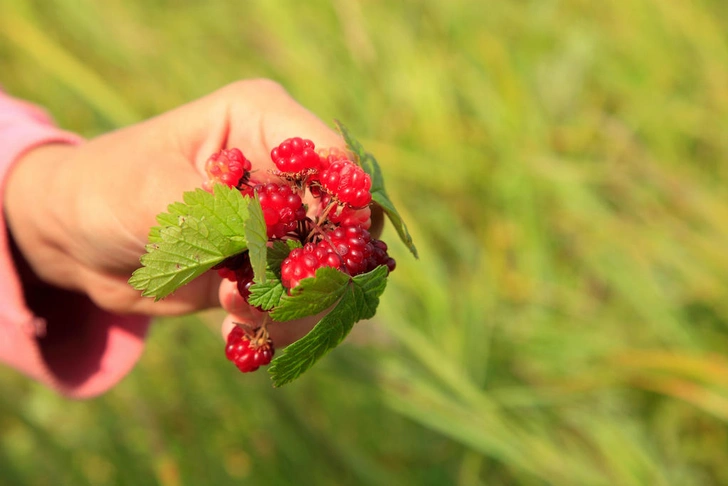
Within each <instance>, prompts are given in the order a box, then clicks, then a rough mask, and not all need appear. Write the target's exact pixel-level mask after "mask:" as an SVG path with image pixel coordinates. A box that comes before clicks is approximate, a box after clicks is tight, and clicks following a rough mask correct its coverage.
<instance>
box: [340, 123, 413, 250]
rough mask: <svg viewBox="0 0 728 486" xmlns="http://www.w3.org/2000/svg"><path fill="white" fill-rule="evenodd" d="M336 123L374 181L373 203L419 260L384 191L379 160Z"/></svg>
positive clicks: (357, 158) (399, 217)
mask: <svg viewBox="0 0 728 486" xmlns="http://www.w3.org/2000/svg"><path fill="white" fill-rule="evenodd" d="M334 123H335V124H336V128H337V129H338V130H339V133H341V136H342V137H344V141H345V142H346V146H347V147H348V148H349V150H350V151H351V152H352V153H353V154H354V158H355V159H356V162H357V163H358V164H359V165H360V166H361V168H362V169H364V172H366V173H367V174H369V177H371V179H372V187H371V193H372V201H374V202H375V203H377V204H379V205H380V206H381V207H382V209H383V210H384V212H385V213H386V214H387V217H389V220H390V221H391V222H392V225H393V226H394V229H395V230H396V231H397V234H398V235H399V238H400V239H401V240H402V242H403V243H404V244H405V245H407V248H409V251H410V252H412V254H413V255H414V256H415V258H419V256H418V254H417V248H416V247H415V244H414V242H413V241H412V236H411V235H410V233H409V230H408V229H407V225H406V224H405V223H404V220H403V219H402V216H400V214H399V212H397V209H396V208H395V207H394V204H393V203H392V201H391V200H390V199H389V196H388V195H387V191H386V190H385V189H384V176H383V175H382V170H381V168H380V167H379V163H378V162H377V159H375V158H374V156H373V155H372V154H370V153H369V152H367V151H366V150H364V147H363V146H362V144H361V143H360V142H359V141H358V140H357V139H356V138H354V136H353V135H352V134H351V132H349V129H348V128H346V126H344V124H343V123H341V122H340V121H338V120H334Z"/></svg>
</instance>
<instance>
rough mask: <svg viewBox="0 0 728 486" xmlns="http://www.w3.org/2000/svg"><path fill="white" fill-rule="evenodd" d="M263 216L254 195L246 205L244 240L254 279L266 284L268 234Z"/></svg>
mask: <svg viewBox="0 0 728 486" xmlns="http://www.w3.org/2000/svg"><path fill="white" fill-rule="evenodd" d="M267 231H268V230H267V227H266V224H265V217H264V216H263V208H262V207H261V206H260V199H258V196H257V195H256V197H255V198H252V199H251V200H250V202H249V203H248V219H247V220H246V221H245V238H246V240H247V241H248V254H249V256H250V266H252V267H253V274H254V275H255V277H254V279H255V281H256V282H259V283H262V284H264V283H265V282H266V253H267V250H268V246H267V245H268V232H267Z"/></svg>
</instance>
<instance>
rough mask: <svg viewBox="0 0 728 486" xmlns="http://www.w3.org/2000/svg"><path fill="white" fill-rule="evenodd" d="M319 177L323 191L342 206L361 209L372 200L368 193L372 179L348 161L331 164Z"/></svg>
mask: <svg viewBox="0 0 728 486" xmlns="http://www.w3.org/2000/svg"><path fill="white" fill-rule="evenodd" d="M319 177H320V184H321V187H322V188H323V190H324V191H325V192H327V193H328V194H330V195H331V196H333V197H335V198H336V199H337V200H339V201H340V202H341V203H343V204H347V205H349V206H352V207H355V208H363V207H364V206H367V205H368V204H369V203H370V202H371V200H372V195H371V193H370V192H369V189H371V187H372V179H371V178H370V177H369V174H367V173H366V172H364V169H362V168H361V167H359V166H358V165H356V164H355V163H354V162H351V161H350V160H339V161H336V162H334V163H332V164H331V166H329V168H328V169H325V170H322V171H321V173H320V175H319Z"/></svg>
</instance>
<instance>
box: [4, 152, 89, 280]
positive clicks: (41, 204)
mask: <svg viewBox="0 0 728 486" xmlns="http://www.w3.org/2000/svg"><path fill="white" fill-rule="evenodd" d="M76 150H77V148H76V146H74V145H70V144H59V143H52V144H47V145H41V146H38V147H36V148H33V149H31V150H29V151H28V152H26V153H25V154H23V155H22V156H21V157H20V158H19V159H18V160H16V161H15V163H14V164H13V167H12V169H11V170H10V172H9V173H8V175H7V178H6V181H5V190H4V195H3V197H4V200H3V208H4V212H5V218H6V226H7V232H8V236H9V237H10V238H11V241H12V242H13V244H14V246H15V249H16V250H17V253H16V255H15V256H16V261H17V259H18V257H20V258H21V259H22V260H21V261H19V262H17V265H18V268H19V269H20V268H26V271H25V272H23V273H24V274H23V273H21V277H22V278H24V280H25V282H24V283H27V282H28V281H29V280H40V281H41V282H43V283H45V284H49V285H52V286H57V287H61V288H66V289H71V290H78V288H77V286H76V284H75V282H76V281H77V280H76V279H75V278H74V271H73V269H72V268H70V266H69V265H68V258H64V257H65V256H66V255H67V254H68V252H67V244H66V241H67V239H66V238H64V234H65V233H66V232H65V231H64V222H65V221H66V214H64V213H67V212H68V209H69V208H70V207H71V202H70V194H68V191H67V189H66V184H64V183H62V182H61V181H62V180H63V177H62V173H63V168H64V161H66V160H68V159H69V158H70V156H71V154H72V153H74V152H75V151H76Z"/></svg>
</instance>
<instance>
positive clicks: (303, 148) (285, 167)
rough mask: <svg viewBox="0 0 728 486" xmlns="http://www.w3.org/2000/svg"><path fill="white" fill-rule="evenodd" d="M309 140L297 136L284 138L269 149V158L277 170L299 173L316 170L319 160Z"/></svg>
mask: <svg viewBox="0 0 728 486" xmlns="http://www.w3.org/2000/svg"><path fill="white" fill-rule="evenodd" d="M314 148H315V147H314V144H313V142H312V141H311V140H306V139H302V138H299V137H294V138H289V139H287V140H284V141H283V142H282V143H281V144H280V145H279V146H277V147H276V148H274V149H273V150H271V153H270V158H271V159H272V160H273V163H275V164H276V167H278V170H280V171H281V172H285V173H288V174H301V173H303V172H305V171H315V170H318V168H319V165H320V164H321V160H320V158H319V156H318V154H317V153H316V151H315V150H314Z"/></svg>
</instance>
